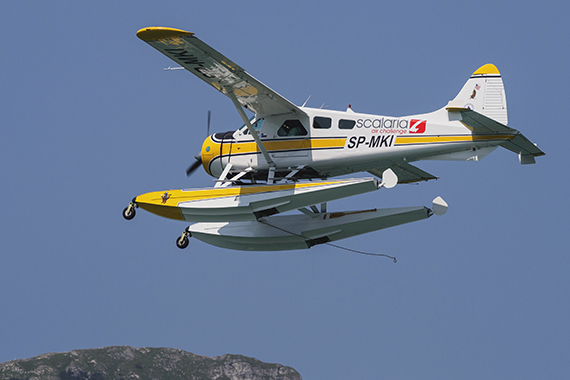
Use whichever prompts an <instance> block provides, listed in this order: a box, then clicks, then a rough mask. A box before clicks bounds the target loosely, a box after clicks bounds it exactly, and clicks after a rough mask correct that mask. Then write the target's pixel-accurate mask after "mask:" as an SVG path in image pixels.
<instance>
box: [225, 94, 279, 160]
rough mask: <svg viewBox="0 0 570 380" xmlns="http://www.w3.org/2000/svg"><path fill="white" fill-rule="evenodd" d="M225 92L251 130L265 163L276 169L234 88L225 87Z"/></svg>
mask: <svg viewBox="0 0 570 380" xmlns="http://www.w3.org/2000/svg"><path fill="white" fill-rule="evenodd" d="M225 90H226V92H227V94H228V96H229V98H230V99H231V100H232V102H233V103H234V106H235V107H236V109H237V111H238V113H239V114H240V116H241V118H242V119H243V122H244V123H245V125H246V126H247V129H248V130H249V133H250V134H251V136H253V139H254V140H255V143H256V144H257V147H258V148H259V150H260V151H261V154H263V157H264V158H265V161H267V163H268V164H269V166H270V167H275V163H274V162H273V160H272V159H271V157H269V153H267V149H265V146H264V145H263V144H262V142H261V138H259V135H258V134H257V131H256V130H255V129H254V128H253V125H251V122H250V121H249V119H248V117H247V115H246V114H245V112H244V110H243V108H242V107H241V104H240V103H239V101H238V100H237V98H236V95H235V94H234V91H233V89H232V88H227V87H225Z"/></svg>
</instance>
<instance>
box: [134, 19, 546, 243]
mask: <svg viewBox="0 0 570 380" xmlns="http://www.w3.org/2000/svg"><path fill="white" fill-rule="evenodd" d="M137 36H138V37H139V38H140V39H141V40H142V41H144V42H146V43H147V44H149V45H150V46H152V47H153V48H155V49H157V50H158V51H159V52H161V53H162V54H164V55H166V56H167V57H168V58H170V59H172V60H173V61H174V62H176V63H177V64H178V65H179V67H174V68H171V67H169V69H186V70H188V71H189V72H191V73H192V74H194V75H195V76H197V77H198V78H200V79H201V80H202V81H204V82H206V83H207V84H209V85H210V86H212V87H213V88H215V89H216V90H217V91H219V92H221V93H222V94H224V95H225V96H227V97H228V98H229V99H230V100H231V102H232V103H233V105H234V107H235V108H236V110H237V112H238V113H239V115H240V117H241V119H242V120H243V126H242V127H240V128H238V129H237V130H234V131H230V132H225V133H215V134H212V135H210V136H208V137H207V138H206V139H205V141H204V143H203V144H202V149H201V151H200V153H198V154H197V155H196V156H195V158H196V162H195V163H193V165H191V166H190V167H189V168H188V170H187V174H188V175H190V174H191V173H192V172H193V171H195V170H196V169H198V168H199V167H200V166H202V167H203V169H204V170H205V171H206V173H207V174H209V175H210V176H212V177H214V181H215V185H214V186H213V187H211V188H202V189H180V190H172V189H171V190H162V191H153V192H149V193H145V194H142V195H139V196H136V197H135V198H133V200H132V201H131V202H130V203H129V205H128V206H127V207H126V208H125V209H124V210H123V217H124V218H125V219H127V220H130V219H133V218H134V216H135V214H136V209H137V208H139V207H140V208H142V209H144V210H146V211H148V212H151V213H154V214H156V215H159V216H162V217H166V218H170V219H175V220H180V221H184V222H190V223H193V224H191V225H189V226H188V227H187V228H186V229H185V230H184V231H183V232H182V234H181V235H180V236H179V237H177V239H176V245H177V246H178V247H179V248H186V247H187V246H188V244H189V238H191V237H194V238H196V239H198V240H201V241H203V242H205V243H208V244H211V245H214V246H219V247H223V248H228V249H234V250H259V251H276V250H295V249H307V248H311V247H313V246H315V245H318V244H330V243H331V242H334V241H337V240H340V239H345V238H348V237H352V236H356V235H360V234H365V233H369V232H372V231H377V230H380V229H384V228H389V227H393V226H398V225H402V224H405V223H410V222H414V221H419V220H422V219H427V218H429V217H431V216H432V215H443V214H444V213H445V212H446V211H447V209H448V205H447V203H446V202H445V201H444V200H443V199H442V198H441V197H437V198H435V199H434V200H433V202H432V204H431V207H429V208H428V207H426V206H413V207H398V208H385V209H377V208H372V209H367V210H356V211H340V212H339V211H336V212H331V211H329V210H328V209H327V204H328V202H331V201H334V200H338V199H342V198H346V197H351V196H355V195H358V194H363V193H368V192H372V191H376V190H378V189H380V188H384V189H391V188H393V187H394V186H396V185H397V184H408V183H414V182H419V181H429V180H433V179H437V177H436V176H434V175H432V174H430V173H427V172H425V171H424V170H422V169H420V168H419V167H417V166H415V165H413V164H412V162H416V161H421V160H442V161H445V160H455V161H456V160H461V161H479V160H480V159H482V158H483V157H485V156H486V155H488V154H489V153H491V152H492V151H493V150H495V149H496V148H497V147H499V146H501V147H503V148H506V149H508V150H510V151H512V152H515V153H517V154H518V156H519V161H520V163H521V164H524V165H526V164H534V163H535V162H536V160H535V157H538V156H542V155H544V152H543V151H541V150H540V149H539V148H538V147H537V145H536V144H534V143H532V142H531V141H530V140H528V139H527V138H526V137H525V136H524V135H523V134H522V133H520V132H519V131H518V130H516V129H513V128H511V127H509V126H507V124H508V117H507V102H506V96H505V89H504V85H503V80H502V77H501V74H500V72H499V70H498V69H497V67H496V66H495V65H493V64H485V65H483V66H481V67H480V68H479V69H477V70H476V71H475V72H474V73H473V74H472V75H471V76H470V77H469V79H468V80H467V82H466V83H465V85H464V86H463V87H462V89H461V90H460V91H459V93H458V94H457V96H456V97H455V98H453V99H452V100H451V101H449V102H448V103H447V104H446V105H445V106H443V107H442V108H440V109H438V110H436V111H434V112H430V113H424V114H417V115H410V116H383V115H375V114H368V113H359V112H355V111H354V110H352V107H351V106H350V105H349V106H348V108H347V109H346V110H345V111H335V110H328V109H322V108H319V109H317V108H310V107H306V106H305V105H306V102H305V104H303V105H302V106H297V105H295V104H293V103H292V102H290V101H289V100H287V99H285V98H284V97H283V96H281V95H279V94H278V93H277V92H275V91H274V90H272V89H271V88H269V87H268V86H266V85H265V84H263V83H261V82H260V81H259V80H257V79H255V78H254V77H253V76H251V75H250V74H249V73H247V72H246V71H245V70H244V69H243V68H242V67H240V66H239V65H237V64H236V63H235V62H233V61H232V60H230V59H229V58H227V57H226V56H224V55H223V54H221V53H219V52H218V51H216V50H215V49H213V48H212V47H210V46H209V45H207V44H206V43H204V42H202V41H201V40H200V39H198V38H197V37H196V36H195V34H194V33H191V32H187V31H184V30H180V29H174V28H168V27H147V28H143V29H140V30H139V31H138V32H137ZM246 111H247V112H250V113H251V114H253V117H251V116H249V117H248V115H247V114H246ZM360 172H367V173H369V174H371V175H372V177H362V178H339V179H334V177H340V176H345V175H349V174H352V173H360ZM383 191H384V190H383ZM287 212H291V213H289V214H285V213H287ZM282 214H285V215H282Z"/></svg>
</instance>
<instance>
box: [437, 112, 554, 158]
mask: <svg viewBox="0 0 570 380" xmlns="http://www.w3.org/2000/svg"><path fill="white" fill-rule="evenodd" d="M447 110H448V111H450V112H454V111H455V112H457V111H458V112H460V113H461V122H462V123H463V124H464V125H466V126H467V127H468V128H469V129H471V130H472V131H473V133H475V134H497V135H512V136H513V137H512V138H510V139H509V140H508V141H505V142H504V143H502V144H501V146H502V147H503V148H506V149H508V150H510V151H513V152H515V153H518V154H519V155H520V156H521V163H523V164H524V163H534V157H537V156H544V154H545V153H544V152H543V151H542V150H540V149H539V148H538V147H537V146H536V145H535V144H533V143H532V142H531V141H530V140H529V139H527V138H526V137H525V136H524V135H523V134H522V133H520V132H519V131H517V130H516V129H513V128H510V127H507V126H506V125H504V124H501V123H499V122H497V121H495V120H493V119H490V118H488V117H486V116H484V115H481V114H480V113H478V112H475V111H472V110H470V109H466V108H447Z"/></svg>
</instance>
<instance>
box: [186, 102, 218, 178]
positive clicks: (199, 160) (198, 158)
mask: <svg viewBox="0 0 570 380" xmlns="http://www.w3.org/2000/svg"><path fill="white" fill-rule="evenodd" d="M211 118H212V111H209V110H208V124H207V129H206V132H207V135H206V136H210V120H211ZM194 158H195V159H196V162H194V163H193V164H192V165H190V166H189V167H188V169H186V175H187V176H188V177H190V174H192V173H194V171H196V169H198V168H199V167H200V165H202V155H201V154H200V153H198V154H197V155H195V156H194Z"/></svg>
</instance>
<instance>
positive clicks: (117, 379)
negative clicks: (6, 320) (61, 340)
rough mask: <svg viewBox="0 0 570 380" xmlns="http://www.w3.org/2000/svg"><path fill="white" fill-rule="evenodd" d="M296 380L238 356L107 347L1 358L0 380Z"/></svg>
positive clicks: (292, 373)
mask: <svg viewBox="0 0 570 380" xmlns="http://www.w3.org/2000/svg"><path fill="white" fill-rule="evenodd" d="M157 379H169V380H178V379H195V380H210V379H212V380H301V375H300V374H299V373H298V372H297V371H296V370H295V369H293V368H292V367H288V366H283V365H281V364H276V363H264V362H262V361H260V360H257V359H255V358H250V357H247V356H243V355H234V354H225V355H222V356H215V357H213V358H210V357H208V356H203V355H196V354H193V353H190V352H187V351H184V350H179V349H175V348H165V347H161V348H153V347H141V348H135V347H130V346H110V347H102V348H91V349H82V350H73V351H69V352H61V353H59V352H55V353H47V354H42V355H38V356H35V357H32V358H29V359H16V360H11V361H8V362H4V363H0V380H157Z"/></svg>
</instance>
